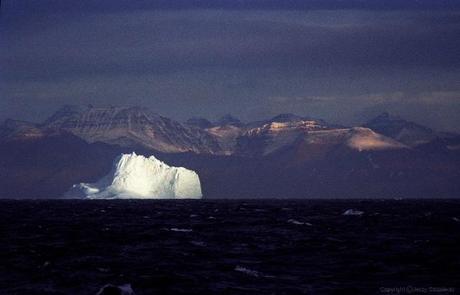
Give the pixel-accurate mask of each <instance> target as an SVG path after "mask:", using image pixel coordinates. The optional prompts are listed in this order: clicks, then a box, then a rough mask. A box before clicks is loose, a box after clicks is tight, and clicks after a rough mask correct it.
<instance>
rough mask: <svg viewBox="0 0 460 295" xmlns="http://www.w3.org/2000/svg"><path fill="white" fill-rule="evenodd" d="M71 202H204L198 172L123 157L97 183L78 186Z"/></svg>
mask: <svg viewBox="0 0 460 295" xmlns="http://www.w3.org/2000/svg"><path fill="white" fill-rule="evenodd" d="M65 196H66V197H69V198H87V199H133V198H134V199H201V197H202V193H201V185H200V179H199V177H198V174H197V173H196V172H195V171H192V170H188V169H186V168H183V167H171V166H168V165H167V164H166V163H164V162H162V161H160V160H158V159H156V158H155V157H154V156H150V157H148V158H146V157H144V156H142V155H136V153H134V152H133V153H132V154H122V155H120V156H119V157H117V159H116V160H115V161H114V165H113V168H112V170H111V171H110V173H109V174H108V175H106V176H104V177H103V178H101V179H100V180H99V181H97V182H96V183H80V184H75V185H73V186H72V188H71V189H70V190H69V191H68V192H67V193H66V195H65Z"/></svg>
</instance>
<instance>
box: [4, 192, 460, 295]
mask: <svg viewBox="0 0 460 295" xmlns="http://www.w3.org/2000/svg"><path fill="white" fill-rule="evenodd" d="M348 209H354V210H351V211H349V213H350V212H351V214H350V215H343V213H344V212H345V211H346V210H348ZM358 211H361V213H360V212H358ZM107 284H114V285H125V284H130V286H131V289H132V290H133V291H134V292H135V294H137V295H139V294H409V293H410V294H427V293H428V294H457V293H460V289H459V287H460V201H458V200H237V201H231V200H219V201H211V200H195V201H192V200H190V201H168V200H162V201H154V200H151V201H150V200H148V201H145V200H114V201H83V200H82V201H77V200H41V201H40V200H27V201H24V200H17V201H15V200H2V201H0V294H26V295H27V294H97V293H98V292H99V291H100V290H101V288H102V287H103V286H105V285H107ZM107 294H108V293H107ZM113 294H116V292H115V293H113Z"/></svg>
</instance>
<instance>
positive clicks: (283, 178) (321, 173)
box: [0, 106, 460, 198]
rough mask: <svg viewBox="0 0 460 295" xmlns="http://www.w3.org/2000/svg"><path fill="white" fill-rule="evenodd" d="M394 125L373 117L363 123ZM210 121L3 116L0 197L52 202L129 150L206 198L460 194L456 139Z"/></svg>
mask: <svg viewBox="0 0 460 295" xmlns="http://www.w3.org/2000/svg"><path fill="white" fill-rule="evenodd" d="M394 121H395V120H388V118H385V117H380V118H377V119H376V120H374V121H373V123H372V124H368V125H367V126H368V127H372V126H374V127H375V126H377V125H378V127H382V126H383V125H384V123H388V122H389V124H390V125H392V126H393V125H395V123H394ZM232 122H234V120H232ZM376 122H378V123H379V124H376ZM397 122H398V124H399V125H407V124H406V123H405V122H404V121H403V120H402V119H401V120H399V119H398V121H397ZM215 124H216V123H214V124H213V125H212V126H206V127H204V126H203V127H199V126H190V124H182V123H179V122H177V121H174V120H171V119H169V118H166V117H162V116H160V115H158V114H155V113H153V112H150V111H148V110H145V109H143V108H94V107H91V106H89V107H78V106H77V107H73V106H66V107H64V108H62V109H60V110H59V111H58V112H56V113H55V114H54V115H53V116H51V117H50V118H49V119H48V120H46V121H45V122H43V123H40V124H34V123H28V122H23V121H15V120H7V121H6V122H4V123H3V124H2V125H0V175H1V177H0V197H3V198H5V197H9V198H58V197H60V196H61V195H62V194H63V193H64V192H65V191H66V190H68V189H69V188H70V186H71V185H72V184H75V183H79V182H93V181H95V180H97V179H98V178H100V177H101V176H103V175H105V174H106V173H107V172H108V170H109V169H110V167H111V165H112V161H113V159H114V158H115V157H116V156H117V155H118V154H120V153H128V152H132V151H135V152H137V153H138V154H144V155H151V154H154V155H155V156H156V157H157V158H159V159H161V160H163V161H166V162H167V163H169V164H171V165H175V166H183V167H186V168H189V169H193V170H195V171H197V173H198V174H199V176H200V178H201V182H202V189H203V194H204V197H205V198H266V197H270V198H372V197H379V198H393V197H457V196H459V193H460V181H459V180H460V149H459V146H460V139H459V138H460V137H455V136H450V137H448V138H445V137H443V138H441V137H437V136H435V137H434V139H433V140H431V141H429V142H426V143H423V144H418V145H415V146H411V145H408V144H407V143H402V142H399V141H398V140H397V138H398V136H399V134H400V133H398V132H393V133H391V132H386V130H390V129H391V128H388V129H385V130H384V131H385V132H386V134H387V136H385V135H383V134H380V133H378V132H376V130H373V129H369V128H366V127H353V128H348V127H343V126H337V125H334V124H328V123H327V122H325V121H322V120H317V119H311V118H306V117H300V116H295V115H291V114H282V115H279V116H276V117H274V118H271V119H269V120H265V121H260V122H252V123H241V122H239V123H238V124H236V125H237V126H236V125H235V124H233V123H231V124H230V123H229V121H226V122H224V123H223V124H224V125H215ZM405 128H406V127H405ZM376 129H378V128H376ZM396 129H397V128H396ZM396 129H394V130H396ZM416 129H417V130H419V129H420V127H418V126H417V127H416ZM421 129H423V130H430V131H431V129H429V128H426V129H425V127H422V128H421ZM391 130H393V129H391ZM431 132H433V133H434V131H431ZM424 134H425V133H423V135H424ZM423 138H426V137H423Z"/></svg>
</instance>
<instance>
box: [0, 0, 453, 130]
mask: <svg viewBox="0 0 460 295" xmlns="http://www.w3.org/2000/svg"><path fill="white" fill-rule="evenodd" d="M116 3H119V4H120V3H121V2H116ZM222 3H223V2H222ZM254 3H255V2H254ZM331 3H332V2H331ZM427 3H428V2H427ZM446 3H447V2H446ZM63 5H64V4H63ZM82 5H83V4H82ZM222 5H224V4H222ZM254 5H255V4H254ZM257 5H259V6H257ZM257 5H255V6H254V7H251V9H244V10H234V9H232V10H229V9H196V7H191V8H193V9H186V10H182V9H159V10H158V9H153V8H154V7H153V8H152V7H147V8H148V9H142V10H141V9H139V7H137V8H136V9H135V8H132V9H123V7H122V5H119V6H116V7H115V8H116V9H111V10H108V11H107V10H104V9H101V8H100V7H99V6H97V5H96V6H94V7H91V6H89V8H91V9H88V6H84V5H83V6H82V7H84V8H85V9H83V8H81V7H80V8H78V7H76V8H75V7H73V6H72V9H71V11H72V12H73V13H72V14H71V16H69V15H70V13H69V11H67V10H66V11H67V12H62V11H64V10H65V9H63V10H57V9H58V8H59V7H58V8H56V7H54V8H50V7H48V8H49V9H48V10H46V9H45V12H46V13H45V12H43V15H46V17H44V18H36V19H32V20H30V21H29V22H26V21H24V22H20V23H17V22H15V21H12V20H11V19H9V20H8V21H6V22H5V25H4V26H3V28H2V29H1V31H0V32H1V34H2V35H1V38H2V39H3V40H4V41H6V42H1V44H2V45H0V64H1V65H2V66H1V68H0V89H1V93H0V96H1V101H0V107H1V109H2V111H0V118H5V117H7V116H11V115H15V116H19V117H22V118H28V119H34V120H39V119H42V118H43V117H45V116H46V115H48V114H49V113H50V112H51V111H53V110H54V109H55V108H57V107H59V106H60V105H61V104H64V103H72V102H74V103H93V104H116V105H125V104H139V105H145V106H148V107H151V108H153V109H155V110H156V111H158V112H160V113H163V114H165V115H170V116H173V117H176V118H179V119H185V118H186V117H188V116H196V115H202V116H206V117H211V118H212V117H215V116H218V115H220V114H223V113H226V112H229V111H230V112H232V113H235V114H236V115H239V116H242V117H243V118H244V119H250V118H251V119H252V118H253V119H259V118H261V117H264V116H268V115H271V114H275V113H276V112H281V111H282V112H297V113H298V112H302V113H303V114H308V115H312V116H320V117H324V118H326V119H330V120H335V121H338V122H342V123H347V122H348V123H351V122H355V121H357V120H358V119H362V118H364V117H365V116H366V115H365V114H364V115H363V113H366V114H370V113H374V112H375V111H376V110H382V111H383V110H385V108H388V109H391V110H392V111H396V112H398V113H401V114H405V115H408V116H409V117H411V118H412V119H414V118H415V119H418V120H419V121H424V118H426V117H430V116H429V115H430V114H429V111H430V109H431V110H432V109H433V107H432V106H433V104H434V105H436V106H442V107H439V110H440V112H441V113H442V112H452V110H460V108H459V105H458V103H457V96H455V95H450V96H449V95H447V96H445V95H444V96H443V99H442V103H441V102H440V101H438V100H436V99H435V98H436V97H439V96H440V95H441V94H442V93H444V94H445V93H458V91H460V85H459V82H458V81H460V80H459V77H460V74H459V67H460V55H458V49H459V48H460V21H459V15H460V14H459V13H458V12H457V11H456V10H451V11H446V10H438V11H433V12H429V11H426V10H414V9H409V8H407V7H406V8H404V9H402V8H401V7H400V8H398V9H396V10H395V9H393V10H387V9H373V10H340V9H334V10H308V9H293V8H295V7H294V6H292V7H290V9H284V10H279V9H278V10H277V9H268V10H267V9H265V10H262V9H260V8H261V7H260V5H262V4H260V3H258V4H257ZM264 5H268V4H267V3H265V4H264ZM331 5H332V4H331ZM332 6H333V5H332ZM62 7H65V5H64V6H62ZM144 8H145V7H144ZM176 8H177V7H176ZM189 8H190V7H189ZM233 8H234V7H233ZM316 8H318V7H316ZM77 12H81V13H80V14H79V13H77ZM83 12H84V13H83ZM395 93H402V95H400V96H395ZM376 94H377V95H378V97H380V98H379V100H375V95H376ZM423 95H424V96H423ZM441 96H442V95H441ZM276 97H278V98H289V99H286V100H285V101H283V102H282V103H278V104H277V103H275V102H274V101H273V98H276ZM426 97H431V98H432V99H431V100H427V99H426ZM312 98H316V99H312ZM319 98H333V99H319ZM409 100H410V101H411V102H410V103H409V102H408V101H409ZM430 104H431V108H429V107H428V106H430ZM29 105H32V106H34V107H33V108H28V107H26V106H29ZM446 105H449V107H445V106H446ZM431 117H432V116H431ZM446 118H450V119H446ZM446 120H447V121H446ZM428 124H430V125H432V126H435V127H440V128H444V129H451V130H452V129H456V128H457V127H456V126H458V124H457V121H456V120H454V119H452V118H451V116H445V117H442V116H440V117H439V118H437V119H436V118H435V119H434V120H428Z"/></svg>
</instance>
